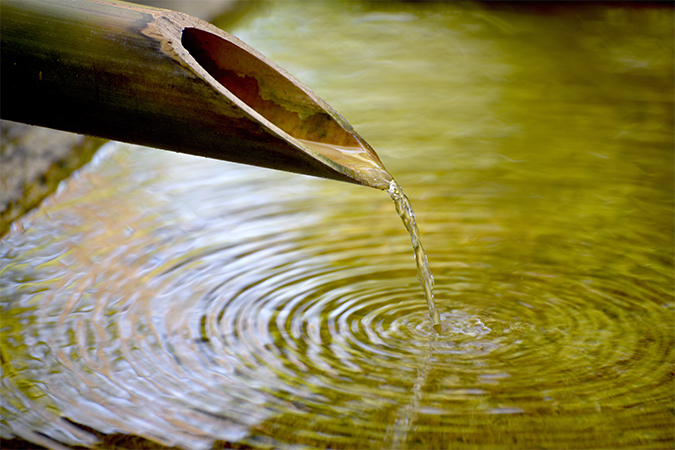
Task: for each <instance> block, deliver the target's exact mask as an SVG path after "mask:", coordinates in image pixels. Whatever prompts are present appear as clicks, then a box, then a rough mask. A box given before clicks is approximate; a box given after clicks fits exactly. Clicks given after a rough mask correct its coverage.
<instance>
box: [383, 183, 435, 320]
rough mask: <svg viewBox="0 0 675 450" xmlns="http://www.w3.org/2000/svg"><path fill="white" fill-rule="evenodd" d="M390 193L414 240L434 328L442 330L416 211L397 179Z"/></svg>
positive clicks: (421, 281)
mask: <svg viewBox="0 0 675 450" xmlns="http://www.w3.org/2000/svg"><path fill="white" fill-rule="evenodd" d="M389 195H391V198H392V200H394V204H395V205H396V211H397V212H398V215H399V216H401V220H402V221H403V225H405V228H406V230H408V233H410V240H411V241H412V246H413V252H414V253H415V263H416V264H417V279H418V280H419V281H420V284H421V285H422V289H423V290H424V297H425V298H426V300H427V305H428V306H429V317H430V318H431V321H432V322H433V324H434V330H435V331H436V332H440V331H441V318H440V316H439V315H438V310H437V308H436V301H435V300H434V277H433V275H432V274H431V270H430V269H429V261H428V259H427V254H426V252H425V251H424V247H422V242H421V241H420V232H419V229H418V228H417V222H416V221H415V212H414V211H413V209H412V206H411V205H410V200H409V199H408V197H407V196H406V195H405V193H403V189H401V186H399V185H398V183H396V181H395V180H391V182H390V183H389Z"/></svg>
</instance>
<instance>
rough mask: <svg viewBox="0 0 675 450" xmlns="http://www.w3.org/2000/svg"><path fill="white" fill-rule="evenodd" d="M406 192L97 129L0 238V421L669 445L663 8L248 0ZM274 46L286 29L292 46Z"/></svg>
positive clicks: (255, 34) (669, 117) (551, 444)
mask: <svg viewBox="0 0 675 450" xmlns="http://www.w3.org/2000/svg"><path fill="white" fill-rule="evenodd" d="M235 34H237V35H239V36H240V37H242V38H244V40H245V41H248V42H249V43H250V44H252V45H253V46H254V47H256V48H259V49H260V50H262V51H263V52H264V53H266V54H267V55H268V56H270V57H271V58H272V59H274V60H275V61H277V62H279V63H280V64H281V65H282V66H284V67H286V68H288V69H289V70H290V71H291V72H293V73H294V74H295V75H296V76H298V77H299V78H300V79H302V80H303V81H304V82H305V83H306V84H307V85H309V86H311V87H312V88H314V89H315V90H316V91H317V92H318V93H319V94H320V95H321V96H322V97H324V98H325V99H326V100H328V102H329V103H331V104H332V105H333V106H334V107H335V108H336V109H337V110H338V111H340V112H341V113H343V114H344V115H345V116H346V117H347V119H348V120H349V121H350V122H351V123H352V124H353V125H354V126H355V127H356V128H357V130H359V133H360V134H362V135H363V136H364V137H365V138H366V139H367V140H368V141H369V142H370V143H371V144H372V145H373V146H374V147H375V148H376V149H377V151H378V153H379V154H380V156H381V157H382V159H383V161H384V163H385V164H386V166H387V167H388V169H389V170H390V171H391V172H392V174H393V175H394V176H395V177H396V179H397V180H398V182H399V183H400V184H401V185H402V186H404V187H405V189H406V191H407V193H408V195H409V196H410V197H411V198H412V199H413V202H414V204H415V209H416V213H417V218H418V221H419V225H420V228H421V232H422V233H421V234H422V238H423V240H424V242H425V245H426V249H427V251H428V252H429V259H430V262H431V266H432V269H433V271H434V275H435V278H436V288H435V294H436V300H437V303H438V309H439V313H440V318H441V323H442V327H443V333H441V334H436V333H434V332H433V330H432V329H431V322H430V321H429V319H428V310H427V307H426V304H425V302H424V298H423V295H422V293H421V291H420V289H419V285H418V283H417V280H416V276H415V268H414V264H412V261H411V257H410V241H409V239H408V236H407V235H406V234H405V231H403V230H402V228H401V226H400V222H399V220H398V219H397V218H396V214H395V213H394V211H393V208H392V205H391V202H390V201H389V199H388V198H387V196H386V194H384V193H382V192H380V191H377V190H375V189H367V188H363V187H359V186H352V185H349V184H344V183H337V182H331V181H324V180H315V179H310V178H305V177H301V176H296V175H290V174H283V173H276V172H272V171H266V170H259V169H255V168H249V167H242V166H236V165H231V164H226V163H219V162H213V161H207V160H202V159H198V158H191V157H187V156H184V155H177V154H172V153H168V152H160V151H155V150H150V149H141V148H137V147H126V146H123V147H121V148H119V149H117V150H114V151H113V150H109V154H108V155H107V156H106V155H101V157H100V158H99V161H98V162H96V163H95V164H93V165H91V166H90V167H88V168H87V169H86V170H84V171H83V172H82V173H81V175H80V176H79V177H78V178H75V179H72V180H70V181H69V182H68V184H67V185H66V186H65V187H64V188H63V189H62V191H61V192H59V193H58V195H56V196H55V197H54V198H53V199H52V200H51V201H50V203H49V204H48V205H45V206H44V207H42V208H41V209H40V210H39V211H37V212H36V213H35V214H33V215H31V216H30V217H28V218H26V219H25V220H24V221H22V223H21V224H19V226H18V227H16V228H15V229H14V230H13V231H12V232H11V233H10V234H9V235H7V236H6V237H5V238H3V240H2V241H1V242H0V258H1V262H0V302H1V306H2V325H1V327H0V334H1V335H2V337H1V339H0V342H1V343H2V347H1V349H2V384H3V393H2V399H1V401H2V403H1V406H0V415H1V416H2V419H0V437H3V438H9V437H12V436H20V437H22V438H24V439H27V440H30V441H32V442H36V443H39V444H41V445H45V446H49V447H52V448H57V442H58V443H61V444H65V445H72V446H74V445H85V446H93V445H94V444H95V441H96V440H97V438H95V437H94V436H93V435H92V434H91V433H90V432H89V431H87V430H92V429H93V430H96V431H97V432H99V433H106V434H116V433H120V434H135V435H139V436H143V437H145V438H147V439H151V440H153V441H156V442H160V443H162V444H164V445H176V446H179V447H183V448H195V449H201V448H204V449H206V448H210V447H212V446H213V445H214V442H216V441H217V442H218V444H216V447H220V448H222V446H223V444H222V442H223V441H227V442H243V443H247V444H249V445H251V446H254V447H261V448H264V447H280V448H289V447H292V446H294V445H304V446H308V447H315V448H390V447H391V448H393V447H398V448H425V449H428V448H475V447H476V445H478V446H481V447H489V448H504V449H507V448H508V449H510V448H621V447H624V448H625V447H631V448H672V446H673V445H674V443H675V442H674V438H673V423H674V420H675V418H674V415H673V410H674V407H675V404H674V400H673V394H672V393H673V388H674V387H675V386H674V383H673V372H674V367H673V360H674V356H675V355H674V354H673V353H674V350H673V349H674V348H675V345H674V344H675V342H674V341H675V339H674V332H673V318H674V309H675V301H674V299H673V234H674V227H673V198H674V194H673V185H674V183H673V162H674V161H673V117H674V114H673V101H672V99H673V13H672V10H671V9H650V8H646V9H630V8H617V7H605V6H597V5H587V6H578V7H575V8H571V9H564V8H563V9H559V10H556V11H554V13H552V12H550V11H544V12H541V13H536V14H535V13H527V12H523V11H518V10H517V8H514V7H505V8H501V9H500V8H491V9H484V8H483V7H481V6H477V5H464V4H463V5H456V4H446V3H443V4H439V3H433V4H421V5H420V4H383V3H380V2H378V3H376V4H365V5H364V4H357V3H348V4H347V5H345V4H333V3H327V2H302V3H300V4H287V3H271V4H268V5H267V6H266V7H265V8H261V9H260V10H259V11H258V12H257V14H254V15H253V17H250V18H249V19H247V20H246V22H244V23H242V24H241V26H240V28H239V29H238V30H236V33H235ZM298 49H302V51H298Z"/></svg>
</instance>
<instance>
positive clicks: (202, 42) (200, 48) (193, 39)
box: [181, 28, 360, 147]
mask: <svg viewBox="0 0 675 450" xmlns="http://www.w3.org/2000/svg"><path fill="white" fill-rule="evenodd" d="M181 43H182V44H183V46H184V47H185V49H187V51H188V52H189V53H190V54H191V55H192V56H193V57H194V58H195V60H196V61H197V62H198V63H199V64H200V65H201V66H202V67H203V68H204V70H206V71H207V72H208V73H209V74H210V75H211V76H212V77H213V78H215V79H216V80H217V81H218V82H219V83H220V84H222V85H223V86H224V87H225V88H226V89H227V90H228V91H230V92H231V93H232V94H234V95H235V96H236V97H237V98H239V99H240V100H241V101H242V102H244V103H245V104H246V105H248V106H249V107H250V108H252V109H253V110H254V111H256V112H257V113H258V114H260V115H261V116H263V117H264V118H265V119H267V120H268V121H270V122H271V123H273V124H274V125H276V126H277V127H279V128H280V129H281V130H283V131H285V132H286V133H288V134H289V135H290V136H292V137H294V138H296V139H301V140H303V141H314V142H318V143H321V144H328V145H337V146H345V147H360V144H359V142H358V140H357V139H356V138H355V137H354V136H353V135H352V134H351V133H349V132H348V131H346V130H345V129H343V128H342V127H341V126H340V124H339V123H338V122H337V121H336V120H335V119H334V118H333V117H331V116H330V115H329V114H328V113H327V112H325V111H324V110H323V108H322V107H321V106H320V105H318V104H317V103H316V101H315V100H314V99H312V98H311V97H310V96H309V95H307V94H306V93H305V92H304V91H303V90H302V89H301V88H299V87H298V86H297V85H295V84H294V83H293V82H291V81H290V80H289V79H287V78H285V77H283V76H282V75H280V74H279V72H277V70H275V69H273V68H272V67H270V66H269V65H267V64H266V63H265V62H263V61H261V60H260V59H258V58H256V57H255V56H254V55H251V54H250V53H248V52H246V51H245V50H244V49H242V48H240V47H238V46H237V45H235V44H233V43H231V42H229V41H227V40H225V39H223V38H221V37H220V36H217V35H215V34H212V33H209V32H207V31H204V30H200V29H198V28H185V29H184V30H183V34H182V38H181Z"/></svg>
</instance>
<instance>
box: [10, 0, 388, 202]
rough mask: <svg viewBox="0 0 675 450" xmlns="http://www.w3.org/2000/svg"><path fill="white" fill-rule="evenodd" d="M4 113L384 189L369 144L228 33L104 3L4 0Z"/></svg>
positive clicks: (382, 172) (171, 14)
mask: <svg viewBox="0 0 675 450" xmlns="http://www.w3.org/2000/svg"><path fill="white" fill-rule="evenodd" d="M0 25H1V27H2V28H1V30H2V33H0V36H1V40H2V42H1V45H2V47H1V52H0V70H1V72H0V73H1V76H0V88H1V95H2V97H1V101H2V104H1V107H0V117H1V118H3V119H8V120H14V121H18V122H25V123H29V124H32V125H40V126H45V127H49V128H56V129H60V130H66V131H72V132H76V133H81V134H88V135H94V136H99V137H104V138H108V139H114V140H118V141H123V142H129V143H134V144H141V145H146V146H151V147H156V148H161V149H166V150H173V151H177V152H182V153H188V154H192V155H198V156H204V157H209V158H215V159H221V160H226V161H232V162H238V163H243V164H250V165H256V166H261V167H267V168H272V169H279V170H285V171H289V172H296V173H301V174H306V175H314V176H318V177H323V178H330V179H335V180H341V181H348V182H354V183H360V184H363V185H366V186H371V187H375V188H379V189H387V188H388V187H389V182H390V181H391V179H392V178H391V175H390V174H389V173H388V172H387V171H386V169H385V168H384V166H383V165H382V163H381V162H380V160H379V158H378V156H377V154H376V153H375V152H374V150H373V149H372V148H371V147H370V146H369V145H368V144H367V143H366V142H365V141H364V140H363V139H362V138H361V137H360V136H359V135H358V134H357V133H356V132H355V131H354V129H353V128H352V127H351V125H349V123H347V121H346V120H345V119H344V118H342V116H340V115H339V114H338V113H337V112H336V111H335V110H333V109H332V108H331V107H330V106H329V105H328V104H327V103H326V102H324V101H323V100H321V99H320V98H319V97H318V96H317V95H316V94H314V93H313V92H312V91H311V90H310V89H309V88H307V87H306V86H304V85H303V84H302V83H300V82H299V81H297V80H296V79H295V78H293V77H292V76H291V75H289V74H288V73H287V72H286V71H284V70H283V69H282V68H280V67H279V66H277V65H276V64H275V63H273V62H272V61H270V60H269V59H267V58H266V57H265V56H263V55H262V54H260V53H259V52H257V51H256V50H254V49H252V48H251V47H249V46H248V45H246V44H245V43H243V42H241V41H240V40H238V39H237V38H235V37H234V36H231V35H230V34H228V33H225V32H224V31H222V30H220V29H218V28H216V27H215V26H213V25H211V24H209V23H207V22H204V21H203V20H200V19H197V18H195V17H191V16H188V15H186V14H182V13H180V12H176V11H170V10H164V9H157V8H152V7H145V6H139V5H136V4H131V3H126V2H121V1H106V0H0Z"/></svg>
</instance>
